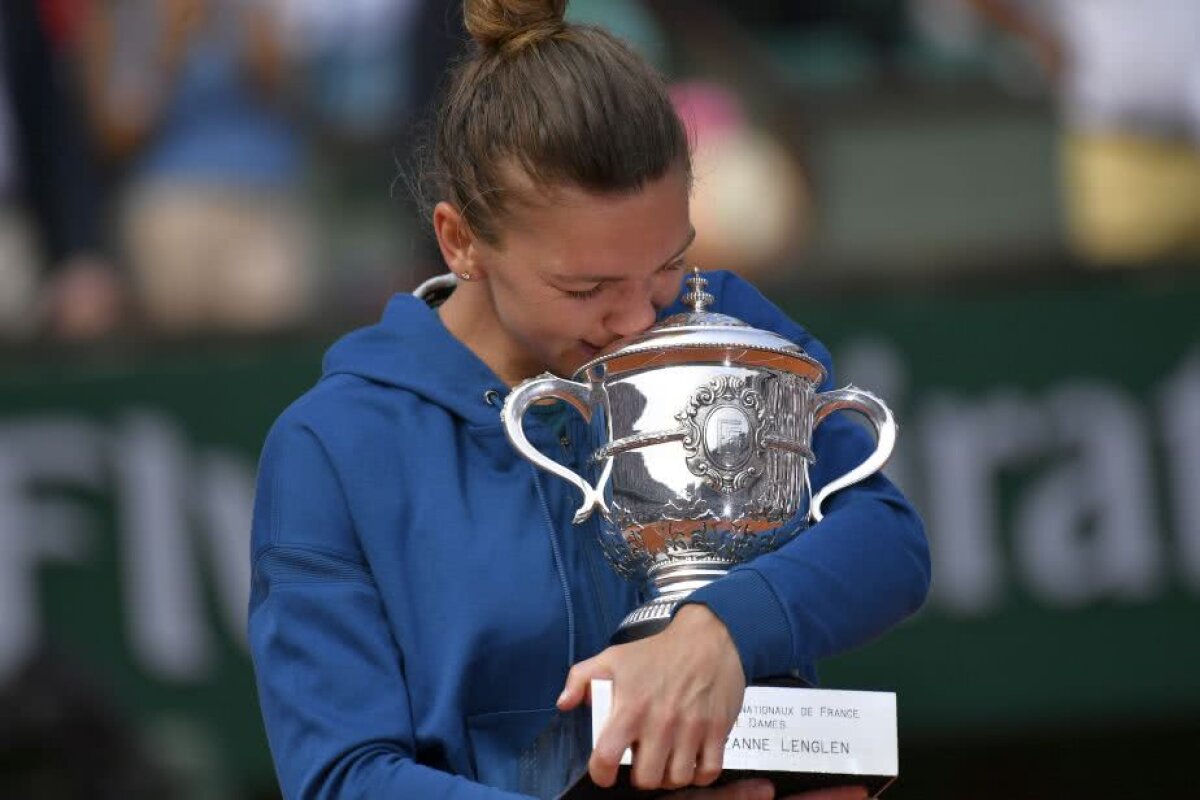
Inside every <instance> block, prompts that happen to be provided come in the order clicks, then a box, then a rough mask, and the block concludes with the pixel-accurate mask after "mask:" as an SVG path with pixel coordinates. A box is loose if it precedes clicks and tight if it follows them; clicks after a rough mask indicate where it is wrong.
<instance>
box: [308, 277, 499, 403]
mask: <svg viewBox="0 0 1200 800" xmlns="http://www.w3.org/2000/svg"><path fill="white" fill-rule="evenodd" d="M418 292H420V290H418ZM334 375H354V376H357V377H359V378H363V379H365V380H368V381H371V382H372V383H376V384H381V385H383V386H393V387H396V388H398V389H405V390H407V391H410V392H413V393H415V394H417V395H420V396H421V397H422V398H423V399H425V400H427V401H429V402H431V403H436V404H437V405H439V406H442V407H444V408H446V409H447V410H449V411H451V412H453V413H455V414H457V415H458V416H460V417H463V418H464V419H466V420H467V421H468V422H470V423H472V424H476V425H499V424H500V413H499V412H500V406H501V405H502V404H503V402H504V397H505V396H506V395H507V394H508V391H509V390H508V386H507V385H505V383H504V381H502V380H500V378H499V377H498V376H497V375H496V373H495V372H493V371H492V369H491V367H489V366H488V365H487V364H485V363H484V362H483V361H482V360H480V358H479V357H478V356H476V355H475V354H474V353H473V352H471V350H470V349H468V348H467V346H466V345H464V344H463V343H462V342H460V341H459V340H458V339H456V338H454V336H453V335H451V333H450V332H449V331H448V330H446V327H445V326H444V325H443V324H442V321H441V319H440V318H439V317H438V315H437V311H435V310H434V309H432V308H430V307H429V305H428V304H427V303H426V302H425V300H424V299H422V297H421V296H418V294H397V295H395V296H394V297H392V299H391V300H390V301H388V304H387V308H386V309H385V310H384V312H383V317H382V319H380V321H379V322H378V323H377V324H375V325H371V326H369V327H366V328H361V329H359V330H357V331H354V332H353V333H350V334H347V335H346V336H344V337H343V338H342V339H340V340H339V341H338V342H336V343H335V344H334V345H333V346H332V347H331V348H329V350H328V352H326V354H325V361H324V364H323V369H322V379H324V378H327V377H332V376H334ZM492 392H495V393H496V394H495V395H492V394H491V393H492Z"/></svg>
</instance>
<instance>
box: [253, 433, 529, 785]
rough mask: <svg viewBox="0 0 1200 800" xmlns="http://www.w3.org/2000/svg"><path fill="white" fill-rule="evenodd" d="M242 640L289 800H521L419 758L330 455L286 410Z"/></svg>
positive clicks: (266, 492) (258, 500)
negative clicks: (246, 630)
mask: <svg viewBox="0 0 1200 800" xmlns="http://www.w3.org/2000/svg"><path fill="white" fill-rule="evenodd" d="M251 538H252V545H251V552H252V558H253V585H252V589H251V597H250V617H249V638H250V648H251V655H252V657H253V660H254V669H255V673H256V678H257V684H258V692H259V702H260V704H261V706H262V713H263V720H264V722H265V724H266V730H267V739H268V742H269V744H270V747H271V753H272V756H273V758H274V761H275V769H276V772H277V774H278V777H279V782H280V786H281V788H282V790H283V794H284V796H285V797H287V798H306V799H307V798H352V797H353V798H359V797H362V798H376V797H380V798H383V797H445V798H455V799H456V800H504V799H505V798H508V799H509V800H512V799H513V798H518V797H520V796H519V795H513V794H509V793H506V792H501V791H498V790H495V789H492V788H489V787H486V786H482V785H480V784H477V783H473V782H471V781H468V780H467V779H466V778H463V777H461V776H455V775H450V774H447V773H444V772H441V771H438V770H435V769H432V768H430V767H427V766H423V765H420V764H418V763H416V761H415V757H414V753H415V751H416V747H415V743H414V733H413V719H412V715H411V710H410V704H409V700H408V692H407V689H406V687H405V679H404V665H403V654H402V653H401V652H400V651H399V648H398V647H397V645H396V644H395V641H394V639H393V638H392V636H391V634H390V632H389V629H388V626H387V623H386V620H385V617H384V610H383V606H382V601H381V599H380V596H379V594H378V592H377V590H376V588H375V585H374V582H373V580H372V577H371V572H370V570H369V568H368V566H367V564H366V562H365V560H364V558H363V555H362V552H361V549H360V548H359V546H358V544H357V541H356V538H355V534H354V528H353V524H352V521H351V517H350V513H349V510H348V507H347V505H346V501H345V498H344V494H343V493H342V491H341V489H340V486H339V483H338V479H337V475H336V472H335V470H334V468H333V466H332V465H331V462H330V460H329V458H328V455H327V452H326V451H325V449H324V448H323V446H322V444H321V442H320V440H319V439H318V438H317V436H316V435H315V434H314V433H313V431H312V430H311V429H310V428H308V427H306V426H304V425H303V424H302V423H299V422H297V421H295V420H292V419H289V414H285V415H284V417H283V418H281V420H280V422H277V423H276V425H275V427H274V428H273V429H272V431H271V433H270V435H269V436H268V438H267V443H266V445H265V447H264V450H263V455H262V460H261V463H260V467H259V475H258V488H257V494H256V497H255V509H254V523H253V531H252V537H251Z"/></svg>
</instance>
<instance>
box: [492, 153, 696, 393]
mask: <svg viewBox="0 0 1200 800" xmlns="http://www.w3.org/2000/svg"><path fill="white" fill-rule="evenodd" d="M688 189H689V180H688V176H687V175H686V174H685V172H684V171H683V170H682V169H676V170H672V171H671V172H669V173H668V174H667V175H665V176H664V177H662V178H660V179H658V180H657V181H654V182H653V183H649V184H647V185H646V186H645V187H643V188H642V189H641V190H639V191H637V192H633V193H629V194H594V193H590V192H587V191H585V190H583V189H580V188H578V187H572V186H563V187H559V188H556V189H555V190H554V191H552V192H550V193H548V194H547V193H546V192H545V191H544V190H542V192H541V194H540V199H539V202H538V203H537V204H531V205H524V204H521V205H519V206H518V205H517V204H514V206H516V207H513V208H511V209H510V210H508V211H507V212H506V213H505V215H504V216H503V218H502V219H501V221H500V233H499V237H500V241H499V244H498V246H490V245H488V244H487V243H483V242H479V241H476V242H475V248H476V252H477V257H478V259H479V264H480V265H481V266H482V267H483V268H484V270H485V271H486V277H487V285H488V288H489V289H490V292H491V298H492V305H493V308H494V311H495V314H496V318H497V321H498V323H499V325H500V327H501V329H502V330H503V331H504V332H505V333H506V334H507V338H508V339H510V342H511V346H512V347H513V348H514V349H515V352H513V353H512V354H511V355H512V356H513V359H514V361H516V362H518V363H522V364H526V365H527V368H528V370H532V371H531V372H530V374H535V373H536V372H540V371H542V370H546V369H548V370H550V371H552V372H555V373H557V374H559V375H567V376H569V375H571V374H573V373H574V372H575V371H576V370H577V369H578V368H579V367H580V366H581V365H583V364H584V363H585V362H586V361H588V360H589V359H591V358H592V357H593V356H594V355H596V353H598V352H599V351H600V350H601V349H602V348H604V347H605V346H606V345H608V344H609V343H611V342H613V341H615V340H616V339H620V338H622V337H625V336H630V335H633V334H637V333H641V332H642V331H644V330H646V329H647V328H649V327H650V326H651V325H653V324H654V321H655V318H656V317H657V315H658V312H659V311H660V310H661V309H662V308H664V307H665V306H667V305H670V303H671V302H672V301H674V299H675V297H676V296H677V295H678V293H679V289H680V282H681V280H682V278H683V275H684V272H685V268H684V254H685V252H686V250H687V248H688V246H689V245H690V244H691V242H692V239H693V238H694V235H695V233H694V231H693V229H692V226H691V222H690V220H689V216H688ZM523 195H524V196H531V195H530V190H526V191H525V192H523ZM535 196H536V195H535Z"/></svg>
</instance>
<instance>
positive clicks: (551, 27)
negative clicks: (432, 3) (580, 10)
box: [463, 0, 567, 50]
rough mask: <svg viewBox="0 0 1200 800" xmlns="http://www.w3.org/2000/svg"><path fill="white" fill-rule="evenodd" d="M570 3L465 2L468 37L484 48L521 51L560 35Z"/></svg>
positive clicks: (546, 0)
mask: <svg viewBox="0 0 1200 800" xmlns="http://www.w3.org/2000/svg"><path fill="white" fill-rule="evenodd" d="M566 11H567V0H464V2H463V20H464V22H465V23H466V27H467V33H469V34H471V38H472V39H474V40H475V41H476V42H478V43H479V45H480V46H481V47H484V48H489V49H495V48H505V49H508V50H519V49H520V48H521V47H524V46H526V45H528V44H533V43H534V42H537V41H540V40H542V39H545V38H548V37H550V36H553V35H554V34H556V33H559V32H561V31H562V30H563V29H564V28H565V27H566V23H565V22H564V21H563V17H564V15H565V14H566Z"/></svg>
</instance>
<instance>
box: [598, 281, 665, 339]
mask: <svg viewBox="0 0 1200 800" xmlns="http://www.w3.org/2000/svg"><path fill="white" fill-rule="evenodd" d="M657 316H658V308H657V306H655V305H654V298H653V295H652V293H651V287H649V286H638V285H631V286H629V287H628V288H627V289H626V291H624V292H619V293H617V294H616V296H614V297H613V304H612V306H611V307H610V308H609V311H608V316H607V317H606V318H605V321H604V322H605V326H606V327H607V328H608V330H609V331H611V332H612V333H614V334H616V335H617V336H633V335H634V334H638V333H641V332H642V331H644V330H646V329H647V328H649V327H650V326H651V325H653V324H654V320H655V318H656V317H657Z"/></svg>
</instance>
